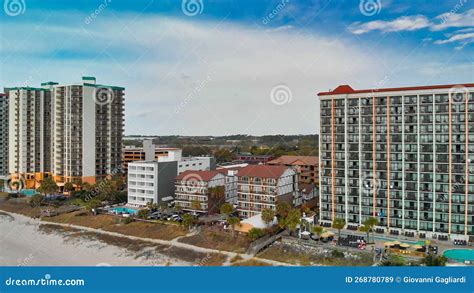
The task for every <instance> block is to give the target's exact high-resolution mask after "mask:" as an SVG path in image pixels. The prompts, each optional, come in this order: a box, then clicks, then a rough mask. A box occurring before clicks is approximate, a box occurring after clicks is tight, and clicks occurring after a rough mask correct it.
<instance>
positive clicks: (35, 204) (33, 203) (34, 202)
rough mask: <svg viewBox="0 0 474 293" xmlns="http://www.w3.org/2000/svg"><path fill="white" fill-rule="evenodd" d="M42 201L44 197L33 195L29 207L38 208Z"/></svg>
mask: <svg viewBox="0 0 474 293" xmlns="http://www.w3.org/2000/svg"><path fill="white" fill-rule="evenodd" d="M43 200H44V196H42V195H41V194H35V195H33V196H32V197H31V198H30V206H32V207H39V206H41V203H42V202H43Z"/></svg>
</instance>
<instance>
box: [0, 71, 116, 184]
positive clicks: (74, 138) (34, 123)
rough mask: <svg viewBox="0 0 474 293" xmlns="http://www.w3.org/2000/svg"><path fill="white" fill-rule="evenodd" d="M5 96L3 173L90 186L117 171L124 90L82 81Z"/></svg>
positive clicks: (13, 91)
mask: <svg viewBox="0 0 474 293" xmlns="http://www.w3.org/2000/svg"><path fill="white" fill-rule="evenodd" d="M5 93H6V94H7V95H8V100H9V101H8V102H9V114H8V115H9V118H8V121H9V123H8V125H9V133H8V136H9V146H8V148H9V160H8V165H9V173H11V174H14V173H20V174H23V175H26V176H25V177H26V179H29V178H32V176H31V174H36V175H35V177H34V179H36V180H37V181H38V180H41V179H42V178H43V177H44V174H52V176H54V179H55V180H56V181H57V182H59V183H62V182H67V181H74V180H75V179H79V180H82V181H84V182H90V183H94V182H96V180H97V179H101V178H104V177H105V176H106V175H107V174H112V173H117V170H119V169H120V168H121V161H122V136H123V130H124V120H123V115H124V114H123V111H124V109H123V106H124V88H122V87H116V86H107V85H99V84H96V80H95V78H94V77H83V79H82V83H79V84H71V85H59V84H58V83H55V82H47V83H43V84H42V87H41V88H31V87H18V88H6V89H5ZM38 174H39V175H38Z"/></svg>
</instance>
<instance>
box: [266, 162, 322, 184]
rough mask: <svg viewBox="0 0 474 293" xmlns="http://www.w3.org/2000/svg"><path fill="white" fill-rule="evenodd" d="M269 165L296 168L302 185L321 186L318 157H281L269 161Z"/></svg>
mask: <svg viewBox="0 0 474 293" xmlns="http://www.w3.org/2000/svg"><path fill="white" fill-rule="evenodd" d="M268 165H282V166H286V167H291V168H294V169H295V170H296V172H298V182H299V183H300V184H314V185H316V186H317V185H319V171H318V168H319V158H318V157H316V156H281V157H279V158H277V159H274V160H271V161H269V162H268Z"/></svg>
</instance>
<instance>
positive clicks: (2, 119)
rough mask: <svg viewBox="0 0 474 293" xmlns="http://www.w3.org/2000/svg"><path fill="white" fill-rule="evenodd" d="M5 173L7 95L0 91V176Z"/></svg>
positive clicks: (6, 156)
mask: <svg viewBox="0 0 474 293" xmlns="http://www.w3.org/2000/svg"><path fill="white" fill-rule="evenodd" d="M7 174H8V97H7V95H5V94H1V93H0V176H6V175H7ZM0 189H1V188H0Z"/></svg>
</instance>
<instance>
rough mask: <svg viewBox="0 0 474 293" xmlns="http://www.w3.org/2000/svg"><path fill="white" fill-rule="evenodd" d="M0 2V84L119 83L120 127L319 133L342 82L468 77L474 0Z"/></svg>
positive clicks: (371, 84)
mask: <svg viewBox="0 0 474 293" xmlns="http://www.w3.org/2000/svg"><path fill="white" fill-rule="evenodd" d="M3 2H4V3H3V4H4V5H3V10H2V11H0V87H1V88H3V87H13V86H26V85H28V86H39V85H40V83H41V82H45V81H56V82H59V83H61V84H67V83H78V82H80V81H81V77H82V76H95V77H96V78H97V82H98V83H100V84H107V85H117V86H122V87H125V88H126V93H125V95H126V98H125V99H126V102H125V132H126V134H127V135H132V134H143V135H229V134H252V135H265V134H314V133H318V132H319V118H318V117H319V101H318V98H317V93H318V92H321V91H327V90H330V89H334V88H336V87H337V86H338V85H340V84H349V85H351V86H352V87H353V88H355V89H365V88H382V87H397V86H417V85H435V84H458V83H468V82H469V83H472V82H473V80H474V66H473V65H474V63H473V60H474V54H473V53H474V50H473V43H474V0H456V1H441V0H434V1H404V0H399V1H395V0H361V1H356V0H353V1H348V0H346V1H344V0H342V1H336V0H321V1H317V0H299V1H298V0H278V1H264V0H183V1H181V0H161V1H160V0H154V1H153V0H134V1H119V0H99V1H95V0H89V1H86V0H75V1H59V0H55V1H47V0H3Z"/></svg>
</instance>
